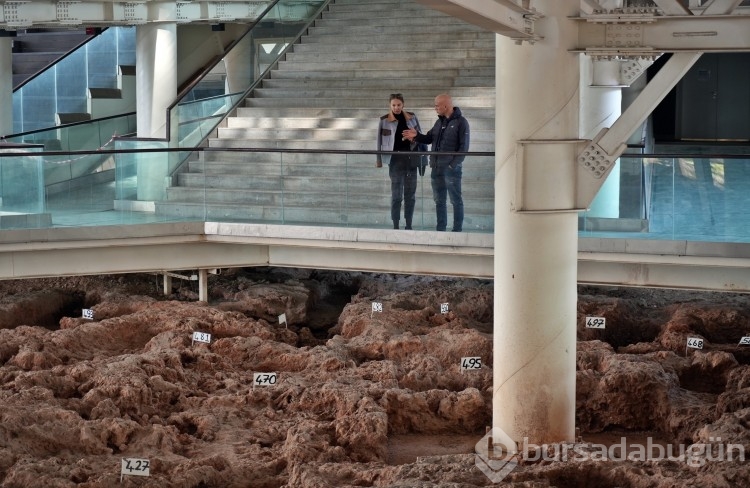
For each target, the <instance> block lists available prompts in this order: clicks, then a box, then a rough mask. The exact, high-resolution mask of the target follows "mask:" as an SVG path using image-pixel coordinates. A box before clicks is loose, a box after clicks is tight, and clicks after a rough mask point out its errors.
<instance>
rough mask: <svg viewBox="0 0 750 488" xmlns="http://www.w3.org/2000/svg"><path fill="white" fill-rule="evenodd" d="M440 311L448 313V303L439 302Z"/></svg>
mask: <svg viewBox="0 0 750 488" xmlns="http://www.w3.org/2000/svg"><path fill="white" fill-rule="evenodd" d="M440 313H441V314H446V313H448V304H447V303H441V304H440Z"/></svg>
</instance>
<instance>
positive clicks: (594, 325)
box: [586, 317, 607, 329]
mask: <svg viewBox="0 0 750 488" xmlns="http://www.w3.org/2000/svg"><path fill="white" fill-rule="evenodd" d="M606 323H607V319H605V318H604V317H586V328H587V329H603V328H604V327H605V324H606Z"/></svg>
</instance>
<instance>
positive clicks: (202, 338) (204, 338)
mask: <svg viewBox="0 0 750 488" xmlns="http://www.w3.org/2000/svg"><path fill="white" fill-rule="evenodd" d="M193 342H205V343H206V344H211V334H208V333H206V332H193Z"/></svg>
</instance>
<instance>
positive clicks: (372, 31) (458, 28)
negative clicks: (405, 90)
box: [307, 22, 486, 42]
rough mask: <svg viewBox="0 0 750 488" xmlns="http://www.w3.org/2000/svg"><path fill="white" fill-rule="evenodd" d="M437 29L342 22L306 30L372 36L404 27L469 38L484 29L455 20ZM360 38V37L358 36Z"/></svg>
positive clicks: (417, 32) (400, 31) (391, 33)
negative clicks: (336, 24)
mask: <svg viewBox="0 0 750 488" xmlns="http://www.w3.org/2000/svg"><path fill="white" fill-rule="evenodd" d="M439 27H440V28H439V29H436V28H435V24H434V23H431V24H430V23H426V24H420V25H415V26H411V25H409V26H404V25H394V24H389V23H384V24H383V25H372V26H362V25H346V24H342V25H340V26H336V27H330V26H323V27H316V26H312V27H310V28H309V29H308V30H307V33H308V35H310V36H326V35H332V34H333V35H352V34H359V35H360V36H367V37H374V36H396V37H397V36H400V35H401V34H403V32H404V30H405V29H408V31H409V35H411V36H417V35H423V36H428V37H429V36H433V37H434V38H439V37H445V36H446V35H447V34H456V33H458V34H460V35H461V36H463V35H466V36H467V38H471V37H470V34H484V32H486V31H482V30H480V29H479V28H478V27H473V26H471V27H467V24H465V23H462V22H456V23H453V24H441V25H440V26H439ZM360 39H361V37H360ZM406 42H408V41H406Z"/></svg>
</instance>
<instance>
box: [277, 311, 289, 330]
mask: <svg viewBox="0 0 750 488" xmlns="http://www.w3.org/2000/svg"><path fill="white" fill-rule="evenodd" d="M281 324H284V325H285V326H286V327H289V324H287V323H286V314H285V313H282V314H281V315H279V325H281Z"/></svg>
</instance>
